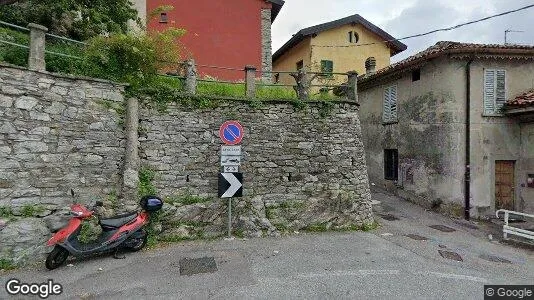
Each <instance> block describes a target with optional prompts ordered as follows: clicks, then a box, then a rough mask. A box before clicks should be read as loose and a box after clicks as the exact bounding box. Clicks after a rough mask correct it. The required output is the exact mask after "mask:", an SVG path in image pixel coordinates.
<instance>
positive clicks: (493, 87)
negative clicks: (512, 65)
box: [484, 69, 506, 115]
mask: <svg viewBox="0 0 534 300" xmlns="http://www.w3.org/2000/svg"><path fill="white" fill-rule="evenodd" d="M505 103H506V71H505V70H493V69H486V70H484V115H499V114H500V110H501V109H502V108H503V106H504V104H505Z"/></svg>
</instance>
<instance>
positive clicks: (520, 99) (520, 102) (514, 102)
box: [506, 90, 534, 107]
mask: <svg viewBox="0 0 534 300" xmlns="http://www.w3.org/2000/svg"><path fill="white" fill-rule="evenodd" d="M506 106H508V107H525V106H534V90H530V91H528V92H524V93H523V94H521V95H519V96H516V97H515V98H513V99H510V100H508V101H507V102H506Z"/></svg>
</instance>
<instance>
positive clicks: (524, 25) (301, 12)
mask: <svg viewBox="0 0 534 300" xmlns="http://www.w3.org/2000/svg"><path fill="white" fill-rule="evenodd" d="M529 4H534V0H395V1H392V0H286V4H285V5H284V7H283V8H282V10H281V12H280V14H279V15H278V17H277V18H276V21H275V23H274V24H273V32H272V34H273V53H274V51H276V50H278V48H280V47H281V46H282V45H283V44H284V43H285V42H286V41H287V40H289V39H290V38H291V36H292V35H293V34H295V33H297V32H298V31H299V30H300V29H302V28H306V27H309V26H313V25H317V24H321V23H324V22H329V21H333V20H336V19H340V18H343V17H347V16H350V15H353V14H360V15H361V16H362V17H364V18H365V19H367V20H368V21H370V22H371V23H373V24H375V25H377V26H378V27H380V28H382V29H383V30H385V31H386V32H388V33H389V34H391V35H392V36H393V37H395V38H400V37H404V36H408V35H413V34H418V33H422V32H426V31H430V30H433V29H438V28H443V27H450V26H453V25H457V24H459V23H463V22H466V21H471V20H475V19H480V18H483V17H486V16H489V15H493V14H497V13H501V12H505V11H508V10H512V9H517V8H520V7H523V6H526V5H529ZM506 29H512V30H520V31H524V32H520V33H514V32H512V33H509V34H508V41H509V42H511V43H517V44H530V45H533V44H534V8H529V9H526V10H523V11H520V12H516V13H513V14H509V15H506V16H503V17H497V18H494V19H490V20H488V21H483V22H480V23H477V24H474V25H468V26H465V27H462V28H459V29H456V30H453V31H449V32H444V33H437V34H432V35H430V36H426V37H420V38H413V39H408V40H403V41H402V42H403V43H404V44H406V45H408V49H407V50H406V51H404V52H402V53H400V54H397V55H396V56H394V57H393V58H392V60H393V62H395V61H398V60H401V59H404V58H406V57H407V56H410V55H412V54H414V53H417V52H419V51H421V50H424V49H426V48H428V47H429V46H431V45H433V44H435V43H436V42H438V41H444V40H447V41H458V42H474V43H494V44H502V43H504V31H505V30H506Z"/></svg>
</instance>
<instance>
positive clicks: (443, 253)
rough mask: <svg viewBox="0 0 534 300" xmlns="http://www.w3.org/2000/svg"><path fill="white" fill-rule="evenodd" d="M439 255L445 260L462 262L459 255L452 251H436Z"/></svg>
mask: <svg viewBox="0 0 534 300" xmlns="http://www.w3.org/2000/svg"><path fill="white" fill-rule="evenodd" d="M438 252H439V254H440V255H441V256H442V257H443V258H446V259H452V260H456V261H464V260H463V259H462V257H461V256H460V254H458V253H456V252H452V251H446V250H438Z"/></svg>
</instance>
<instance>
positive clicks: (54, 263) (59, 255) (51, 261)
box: [45, 246, 69, 270]
mask: <svg viewBox="0 0 534 300" xmlns="http://www.w3.org/2000/svg"><path fill="white" fill-rule="evenodd" d="M67 257H69V251H67V250H66V249H65V248H63V247H61V246H56V247H55V248H54V250H52V252H50V253H49V254H48V256H47V257H46V262H45V265H46V268H47V269H48V270H53V269H55V268H57V267H59V266H61V265H62V264H63V263H64V262H65V261H66V260H67Z"/></svg>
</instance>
